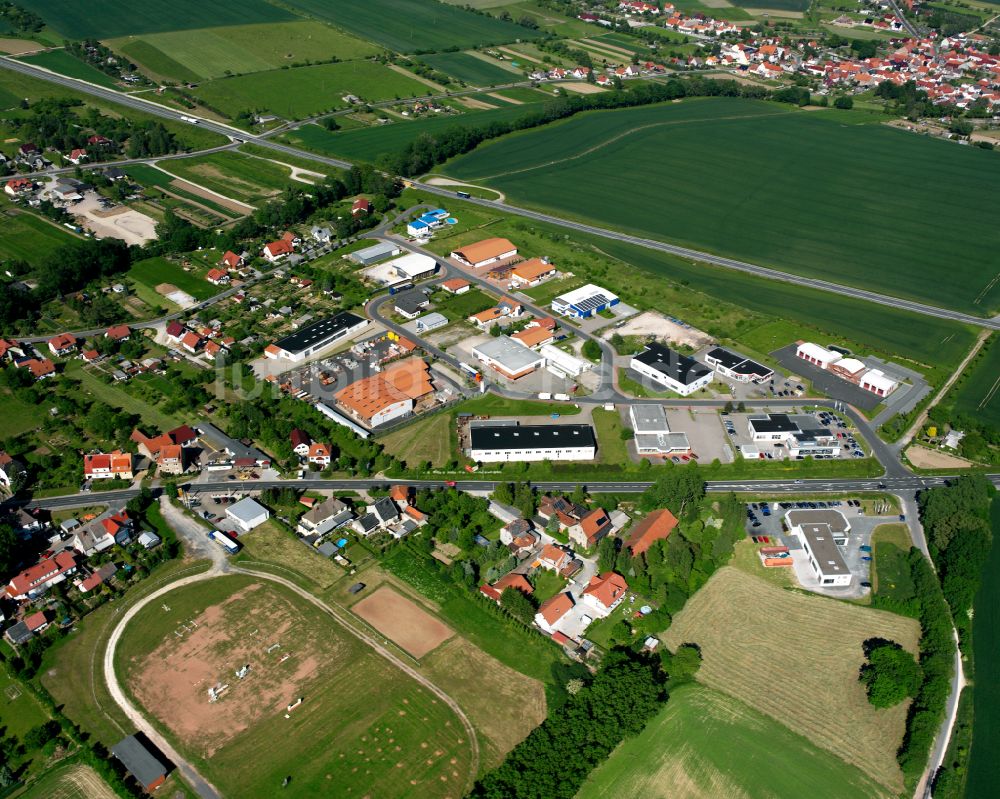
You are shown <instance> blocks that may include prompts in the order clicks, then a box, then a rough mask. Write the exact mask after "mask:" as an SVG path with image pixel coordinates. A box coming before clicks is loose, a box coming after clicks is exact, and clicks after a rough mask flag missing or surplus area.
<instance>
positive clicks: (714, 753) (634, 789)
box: [577, 685, 889, 799]
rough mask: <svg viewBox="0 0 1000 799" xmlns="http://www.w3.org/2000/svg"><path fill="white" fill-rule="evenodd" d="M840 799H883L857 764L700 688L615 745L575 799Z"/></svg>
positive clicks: (683, 691) (676, 697)
mask: <svg viewBox="0 0 1000 799" xmlns="http://www.w3.org/2000/svg"><path fill="white" fill-rule="evenodd" d="M623 796H629V797H632V796H635V797H640V796H641V797H643V799H751V798H753V799H758V797H766V798H767V799H801V797H804V796H807V797H809V798H810V799H843V797H846V796H850V797H854V798H855V799H861V798H862V797H869V798H870V799H874V797H886V798H887V797H888V796H889V794H888V792H887V791H885V790H884V789H882V788H881V787H880V786H879V785H877V784H876V783H875V782H873V781H872V780H870V779H868V777H866V776H865V774H864V773H863V772H862V771H861V770H860V769H857V768H855V767H854V766H850V765H848V764H847V763H845V762H844V761H842V760H840V759H839V758H837V757H835V756H834V755H832V754H830V753H829V752H825V751H823V750H822V749H819V748H818V747H816V746H815V745H814V744H812V743H810V741H809V740H808V739H806V738H804V737H802V736H801V735H797V734H795V733H793V732H792V731H791V730H789V729H788V728H787V727H784V726H782V725H781V724H779V723H777V722H776V721H775V720H774V719H772V718H769V717H768V716H765V715H764V714H763V713H758V712H757V711H756V710H753V709H752V708H750V707H748V706H747V705H745V704H743V703H742V702H740V701H738V700H736V699H733V698H732V697H729V696H726V695H725V694H723V693H720V692H718V691H713V690H712V689H710V688H706V687H704V686H702V685H686V686H683V687H681V688H679V689H677V690H676V691H674V692H672V693H671V695H670V699H669V701H668V702H667V704H666V706H665V707H664V708H663V710H662V711H660V713H659V714H658V715H657V716H656V718H654V719H653V720H652V721H651V722H650V723H649V724H647V725H646V728H645V729H644V730H643V731H642V732H641V733H639V735H638V736H636V737H635V738H631V739H629V740H627V741H625V742H624V743H623V744H622V745H621V746H619V747H618V748H617V749H616V750H615V751H614V753H612V755H611V757H609V758H608V760H607V761H605V763H603V764H602V765H601V766H599V767H598V768H597V769H595V770H594V771H593V772H592V773H591V774H590V777H589V778H588V779H587V782H586V783H584V785H583V787H582V788H581V789H580V792H579V793H578V794H577V799H618V797H623Z"/></svg>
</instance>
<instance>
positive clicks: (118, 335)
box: [104, 325, 132, 341]
mask: <svg viewBox="0 0 1000 799" xmlns="http://www.w3.org/2000/svg"><path fill="white" fill-rule="evenodd" d="M131 335H132V328H130V327H129V326H128V325H113V326H112V327H109V328H108V329H107V331H105V333H104V338H109V339H111V340H112V341H128V339H129V336H131Z"/></svg>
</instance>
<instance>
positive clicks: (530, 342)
mask: <svg viewBox="0 0 1000 799" xmlns="http://www.w3.org/2000/svg"><path fill="white" fill-rule="evenodd" d="M510 337H511V338H512V339H516V340H517V341H520V342H521V343H522V344H523V345H524V346H525V347H541V346H542V345H543V344H550V343H551V342H552V340H553V339H554V338H555V336H554V335H553V334H552V331H551V330H549V329H548V328H545V327H541V326H540V325H539V326H536V327H526V328H525V329H524V330H519V331H518V332H517V333H511V335H510Z"/></svg>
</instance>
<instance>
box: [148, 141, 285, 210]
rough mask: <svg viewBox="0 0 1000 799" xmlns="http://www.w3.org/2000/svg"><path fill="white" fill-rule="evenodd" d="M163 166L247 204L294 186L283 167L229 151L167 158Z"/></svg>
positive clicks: (257, 201) (186, 178) (185, 178)
mask: <svg viewBox="0 0 1000 799" xmlns="http://www.w3.org/2000/svg"><path fill="white" fill-rule="evenodd" d="M163 168H164V169H166V170H168V171H169V172H170V173H171V174H172V175H176V176H177V177H179V178H183V179H184V180H188V181H190V182H191V183H196V184H198V185H199V186H204V187H205V188H206V189H208V190H209V191H214V192H216V193H217V194H221V195H222V196H223V197H231V198H232V199H234V200H238V201H240V202H245V203H249V204H251V205H255V204H257V203H260V202H263V201H264V200H268V199H271V198H272V197H275V196H277V195H278V194H280V193H281V192H282V191H283V190H284V189H285V188H287V187H288V186H291V185H294V182H293V181H292V179H291V177H290V174H291V173H290V171H289V169H288V168H287V167H284V166H281V164H276V163H274V162H273V161H265V160H264V159H262V158H254V157H253V156H249V155H243V154H241V153H235V152H230V151H227V152H222V153H211V154H209V155H205V156H201V157H196V158H184V159H180V160H176V161H170V162H169V163H165V164H164V165H163ZM299 185H302V184H299Z"/></svg>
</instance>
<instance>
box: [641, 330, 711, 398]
mask: <svg viewBox="0 0 1000 799" xmlns="http://www.w3.org/2000/svg"><path fill="white" fill-rule="evenodd" d="M629 366H630V367H631V368H632V369H633V370H635V371H636V372H638V373H639V374H641V375H642V376H643V377H648V378H649V379H650V380H653V381H654V382H656V383H659V384H660V385H661V386H665V387H666V388H669V389H670V390H671V391H674V392H676V393H678V394H680V395H681V396H682V397H687V396H688V395H690V394H693V393H694V392H696V391H697V390H698V389H700V388H704V387H705V386H707V385H708V384H709V383H711V382H712V377H713V375H714V373H713V372H712V370H711V369H709V368H708V367H707V366H705V365H704V364H702V363H699V362H698V361H696V360H695V359H694V358H691V357H689V356H687V355H681V354H680V353H679V352H675V351H674V350H672V349H670V347H664V346H663V345H662V344H657V343H655V342H654V343H653V344H647V345H646V349H645V350H643V351H642V352H640V353H639V354H638V355H635V356H633V357H632V361H631V363H630V364H629Z"/></svg>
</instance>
